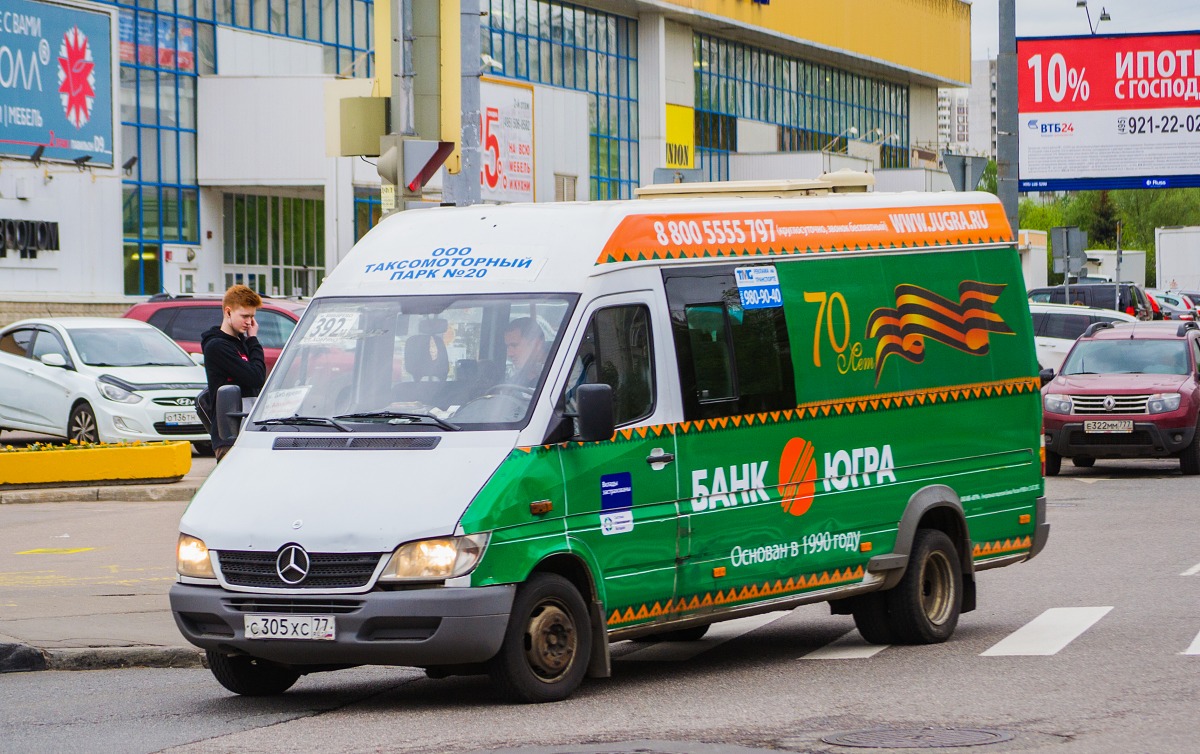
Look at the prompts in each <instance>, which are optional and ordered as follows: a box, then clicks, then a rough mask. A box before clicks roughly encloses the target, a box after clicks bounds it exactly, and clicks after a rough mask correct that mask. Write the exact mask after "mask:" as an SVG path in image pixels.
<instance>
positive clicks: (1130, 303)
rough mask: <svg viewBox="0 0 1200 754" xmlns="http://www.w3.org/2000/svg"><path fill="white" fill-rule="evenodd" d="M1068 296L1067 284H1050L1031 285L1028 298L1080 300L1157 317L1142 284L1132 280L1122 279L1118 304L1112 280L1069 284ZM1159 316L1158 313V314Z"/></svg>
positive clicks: (1064, 301)
mask: <svg viewBox="0 0 1200 754" xmlns="http://www.w3.org/2000/svg"><path fill="white" fill-rule="evenodd" d="M1070 296H1071V300H1070V301H1068V300H1067V287H1066V286H1061V285H1052V286H1049V287H1046V288H1033V289H1031V290H1030V291H1029V300H1030V301H1033V302H1036V303H1039V304H1079V305H1081V306H1095V307H1098V308H1100V309H1116V310H1117V311H1121V312H1125V313H1126V314H1131V315H1133V316H1134V317H1137V318H1138V319H1140V320H1150V319H1156V317H1154V306H1153V305H1152V304H1151V303H1150V298H1149V297H1148V296H1147V295H1146V292H1145V291H1144V290H1142V288H1141V286H1139V285H1137V284H1135V283H1121V302H1120V305H1119V306H1118V305H1117V292H1116V290H1115V288H1114V284H1113V283H1086V284H1083V285H1072V286H1070ZM1159 318H1161V317H1159Z"/></svg>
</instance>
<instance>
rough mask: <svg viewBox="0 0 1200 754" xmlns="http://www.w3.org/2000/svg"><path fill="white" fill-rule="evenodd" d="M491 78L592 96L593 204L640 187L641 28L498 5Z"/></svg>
mask: <svg viewBox="0 0 1200 754" xmlns="http://www.w3.org/2000/svg"><path fill="white" fill-rule="evenodd" d="M489 5H490V7H489V8H488V15H487V18H486V23H485V24H484V27H483V29H482V34H483V39H482V49H483V52H484V53H485V54H487V55H488V56H489V58H490V62H489V65H490V66H491V68H490V69H489V70H488V73H489V74H491V75H494V76H504V77H507V78H513V79H522V80H525V81H533V82H536V83H540V84H549V85H551V86H559V87H563V88H565V89H574V90H577V91H581V92H587V94H588V123H589V142H588V165H589V169H590V172H591V188H592V192H591V198H592V199H628V198H631V197H632V196H633V189H634V188H636V187H637V186H638V185H639V171H638V105H637V97H638V92H637V21H635V20H634V19H630V18H624V17H622V16H615V15H612V14H610V13H603V12H600V11H596V10H592V9H590V8H581V7H578V6H575V5H569V4H567V3H563V2H557V0H490V4H489Z"/></svg>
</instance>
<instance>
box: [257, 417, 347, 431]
mask: <svg viewBox="0 0 1200 754" xmlns="http://www.w3.org/2000/svg"><path fill="white" fill-rule="evenodd" d="M254 423H255V424H289V425H304V424H306V425H310V426H317V427H336V428H337V429H338V431H340V432H353V431H354V430H352V429H350V428H349V427H347V426H346V425H345V424H342V423H341V422H340V421H338V420H336V419H330V418H329V417H327V416H282V417H279V418H276V419H259V420H257V421H255V422H254Z"/></svg>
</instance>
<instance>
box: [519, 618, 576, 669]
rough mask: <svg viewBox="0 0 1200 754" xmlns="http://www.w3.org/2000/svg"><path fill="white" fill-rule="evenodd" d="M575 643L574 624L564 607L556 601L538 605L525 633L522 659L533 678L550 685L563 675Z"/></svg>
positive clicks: (574, 651) (571, 659)
mask: <svg viewBox="0 0 1200 754" xmlns="http://www.w3.org/2000/svg"><path fill="white" fill-rule="evenodd" d="M578 642H579V637H578V633H577V632H576V630H575V621H574V620H573V619H572V618H571V614H570V612H568V611H567V609H566V606H565V605H563V604H562V603H561V602H559V601H557V600H544V601H543V602H540V603H538V605H537V607H535V608H534V610H533V613H532V614H531V615H530V616H529V623H528V626H527V627H526V629H525V657H526V659H527V660H528V661H529V668H530V669H531V670H532V671H533V674H534V675H535V676H537V677H538V678H539V679H541V680H543V681H547V682H551V681H556V680H558V679H560V678H562V677H563V676H564V675H566V674H567V671H568V670H570V668H571V665H572V663H573V662H574V660H575V653H576V650H577V648H578Z"/></svg>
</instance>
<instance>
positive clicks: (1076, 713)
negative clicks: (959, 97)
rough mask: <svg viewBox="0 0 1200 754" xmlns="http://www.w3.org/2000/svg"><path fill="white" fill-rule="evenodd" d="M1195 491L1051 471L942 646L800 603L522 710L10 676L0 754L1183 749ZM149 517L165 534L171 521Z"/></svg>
mask: <svg viewBox="0 0 1200 754" xmlns="http://www.w3.org/2000/svg"><path fill="white" fill-rule="evenodd" d="M1196 487H1197V485H1196V482H1195V480H1194V479H1184V478H1183V477H1181V476H1180V475H1179V472H1178V469H1177V464H1175V463H1173V462H1152V461H1151V462H1145V461H1139V462H1126V463H1114V462H1100V464H1099V465H1098V466H1097V467H1096V468H1094V469H1088V470H1080V469H1074V468H1071V467H1070V466H1068V467H1066V468H1065V469H1064V476H1062V477H1059V478H1056V479H1052V480H1050V481H1049V483H1048V497H1049V500H1050V505H1051V507H1050V511H1049V512H1050V521H1051V524H1052V527H1053V528H1052V531H1051V538H1050V544H1049V546H1048V547H1047V549H1046V551H1045V552H1043V553H1042V555H1040V556H1039V557H1038V558H1036V559H1035V560H1033V561H1032V562H1030V563H1028V564H1023V565H1019V566H1015V567H1011V568H1004V569H1000V570H997V571H989V572H985V573H982V574H980V577H979V581H980V583H979V609H978V610H976V611H975V612H972V613H969V614H966V615H964V616H963V617H962V619H961V621H960V623H959V627H958V631H957V633H956V634H955V636H954V638H953V639H952V640H951V641H950V642H948V643H946V644H942V645H936V646H926V647H887V648H884V649H879V648H875V647H867V646H865V645H863V644H862V643H861V641H859V640H858V639H857V634H856V633H855V632H854V631H853V623H852V621H851V620H850V619H849V618H848V617H843V616H831V615H829V614H828V610H827V609H826V608H824V607H823V606H820V605H814V606H806V607H803V608H799V609H797V610H795V611H793V612H791V613H778V614H774V615H773V616H766V617H764V618H759V619H745V620H743V621H739V622H731V623H729V624H725V625H724V626H723V627H721V628H720V629H718V630H714V631H713V632H712V635H711V638H706V639H705V640H703V641H701V642H698V643H695V644H690V645H684V644H670V645H653V646H649V647H647V646H645V645H635V644H632V643H628V642H626V643H621V644H618V645H616V646H615V647H614V655H615V660H614V676H613V677H612V678H610V679H604V680H591V681H588V682H586V683H585V684H584V686H583V687H582V688H581V689H580V691H579V692H578V693H577V694H576V695H575V696H574V697H572V698H571V699H569V700H568V701H565V702H561V703H558V704H554V705H542V706H515V705H510V704H507V703H505V701H504V700H503V699H501V698H499V697H498V696H497V694H496V692H495V691H494V690H493V689H492V687H491V686H490V685H489V684H488V683H487V681H486V679H484V678H482V677H478V678H476V677H472V678H450V679H444V680H437V681H435V680H429V679H426V678H425V677H424V676H423V675H422V674H420V673H419V672H418V671H413V670H408V669H389V668H378V667H371V668H359V669H354V670H348V671H338V672H334V673H326V674H319V675H313V676H309V677H307V678H304V679H302V680H301V681H300V682H299V683H298V684H297V685H296V686H295V687H294V689H293V690H292V691H290V692H289V693H287V694H285V695H283V696H281V697H277V698H272V699H251V698H238V697H234V696H232V695H230V694H228V693H227V692H225V691H224V690H223V689H222V688H221V687H220V686H219V685H217V683H216V682H215V681H214V680H213V679H212V678H211V676H210V675H209V674H208V672H207V671H204V670H150V669H145V670H124V671H89V672H73V673H65V672H40V673H13V674H8V675H4V676H0V751H5V752H7V751H13V752H17V751H20V752H26V751H51V750H53V751H99V750H104V751H114V752H126V751H128V752H151V751H163V750H166V751H172V752H212V751H220V752H260V751H281V752H295V751H319V752H322V754H325V753H327V752H368V751H389V752H431V751H439V752H443V751H444V752H473V751H484V750H493V751H494V750H498V749H504V748H506V747H537V746H540V747H543V748H542V749H540V750H538V751H540V752H541V753H542V754H548V753H549V752H569V751H584V750H588V751H601V750H602V751H605V752H632V751H643V752H676V751H681V752H689V751H690V752H699V751H704V752H710V751H711V752H718V751H728V752H733V751H735V749H734V748H733V747H742V748H741V749H738V750H739V751H745V750H749V749H760V750H776V751H796V752H855V751H870V750H871V749H861V748H846V747H844V746H841V745H837V744H834V743H828V742H826V741H825V740H824V739H826V738H827V737H830V736H834V735H837V734H843V733H847V732H851V731H861V730H865V729H880V730H881V731H882V732H885V733H886V732H889V731H890V732H893V733H898V732H899V731H900V730H901V729H905V730H914V729H930V730H929V731H927V735H931V736H935V737H936V736H938V735H941V732H940V729H944V728H956V729H982V730H986V731H995V732H998V733H999V734H1003V735H1006V736H1010V738H1009V740H1007V741H1002V742H999V743H993V744H989V745H983V746H977V747H971V748H969V749H959V748H955V749H951V751H955V750H959V751H964V752H968V751H969V752H972V753H978V754H983V753H984V752H1017V751H1019V752H1070V753H1071V754H1075V753H1077V752H1133V751H1137V752H1174V751H1181V752H1182V751H1194V750H1195V746H1196V732H1197V722H1196V721H1197V715H1196V709H1197V706H1196V699H1197V696H1198V694H1200V638H1198V634H1200V599H1197V597H1198V596H1200V594H1198V593H1200V573H1195V572H1196V571H1200V568H1197V565H1198V564H1200V540H1198V539H1197V537H1196V532H1197V531H1200V506H1197V504H1196V500H1195V497H1196ZM23 515H36V512H35V511H34V512H30V511H26V512H24V514H23ZM46 515H51V514H50V513H47V514H46ZM129 515H132V514H129ZM160 518H161V517H160ZM101 520H107V521H108V522H109V525H111V526H129V525H131V522H130V521H128V520H126V517H125V516H123V515H121V514H120V513H117V514H115V515H114V516H112V517H111V518H109V519H101ZM143 526H146V527H149V526H151V524H150V523H149V521H148V520H147V521H146V522H145V523H144V524H143ZM153 526H162V527H163V528H164V529H165V530H164V531H162V532H161V535H162V538H163V539H164V541H166V542H168V543H170V542H171V541H173V539H174V527H173V524H171V522H169V521H168V522H161V523H157V524H153ZM144 536H146V537H147V541H149V539H153V537H151V536H150V535H149V534H146V535H144ZM131 546H132V545H131ZM167 548H168V549H169V544H168V545H167ZM145 549H146V553H147V554H146V561H147V563H148V564H149V563H150V562H151V561H152V560H153V559H155V558H158V557H159V553H158V549H161V548H156V547H150V546H149V545H148V544H147V545H146V546H145ZM148 567H149V566H148ZM3 591H4V590H3V588H0V604H2V603H3V601H4V600H3ZM0 610H2V607H0ZM689 655H690V656H689ZM878 732H880V731H879V730H877V733H878ZM639 741H640V742H642V743H635V742H639ZM646 741H651V742H654V743H645V742H646ZM584 744H593V746H590V747H583V746H582V745H584Z"/></svg>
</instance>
